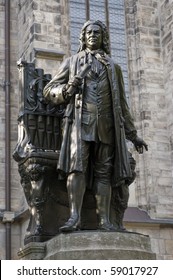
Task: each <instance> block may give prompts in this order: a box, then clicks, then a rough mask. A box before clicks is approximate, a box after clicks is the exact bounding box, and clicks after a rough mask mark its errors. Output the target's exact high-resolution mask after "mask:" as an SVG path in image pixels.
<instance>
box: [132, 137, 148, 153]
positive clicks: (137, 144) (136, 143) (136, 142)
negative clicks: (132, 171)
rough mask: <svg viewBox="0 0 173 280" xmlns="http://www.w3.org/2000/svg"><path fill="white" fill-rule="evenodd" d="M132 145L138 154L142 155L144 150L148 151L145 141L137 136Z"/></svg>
mask: <svg viewBox="0 0 173 280" xmlns="http://www.w3.org/2000/svg"><path fill="white" fill-rule="evenodd" d="M133 144H134V146H135V148H136V150H137V152H138V153H139V154H143V150H144V148H145V150H146V151H148V145H147V144H146V143H145V141H144V140H143V139H142V138H140V137H138V136H136V138H135V139H134V140H133Z"/></svg>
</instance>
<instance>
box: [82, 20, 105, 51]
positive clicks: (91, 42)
mask: <svg viewBox="0 0 173 280" xmlns="http://www.w3.org/2000/svg"><path fill="white" fill-rule="evenodd" d="M85 44H86V47H87V48H89V49H90V50H97V49H99V48H100V47H101V45H102V30H101V28H100V26H98V25H96V24H90V25H88V26H87V28H86V30H85Z"/></svg>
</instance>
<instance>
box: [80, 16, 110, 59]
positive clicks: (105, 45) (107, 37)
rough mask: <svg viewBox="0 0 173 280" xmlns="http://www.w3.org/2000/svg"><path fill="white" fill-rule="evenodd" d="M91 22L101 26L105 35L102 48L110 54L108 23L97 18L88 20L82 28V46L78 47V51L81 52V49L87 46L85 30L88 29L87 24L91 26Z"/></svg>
mask: <svg viewBox="0 0 173 280" xmlns="http://www.w3.org/2000/svg"><path fill="white" fill-rule="evenodd" d="M90 24H96V25H98V26H99V27H100V28H101V30H102V36H103V42H102V46H101V49H102V50H103V51H104V52H105V53H107V54H110V48H109V33H108V30H107V27H106V25H105V24H104V23H102V22H101V21H100V20H96V21H91V20H88V21H87V22H85V23H84V25H83V27H82V29H81V33H80V37H79V41H80V47H79V49H78V52H80V51H82V50H84V49H85V48H86V45H85V30H86V28H87V26H89V25H90Z"/></svg>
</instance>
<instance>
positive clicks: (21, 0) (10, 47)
mask: <svg viewBox="0 0 173 280" xmlns="http://www.w3.org/2000/svg"><path fill="white" fill-rule="evenodd" d="M0 14H1V16H0V60H1V66H0V74H1V75H0V77H1V78H0V85H1V86H0V92H1V93H0V131H1V133H0V154H1V160H0V194H1V195H0V233H1V234H0V246H1V250H0V258H1V259H17V258H18V257H17V252H18V251H19V249H20V248H22V247H23V238H24V234H25V230H26V227H27V223H28V217H29V212H28V206H27V203H26V201H25V197H24V193H23V189H22V186H21V184H20V176H19V173H18V166H17V163H16V162H15V161H14V160H13V158H12V153H13V150H14V148H15V146H16V143H17V139H18V131H17V118H18V113H19V106H20V99H21V96H20V94H19V73H18V69H17V61H18V60H19V59H22V60H25V61H27V62H33V63H35V66H36V67H37V68H43V69H44V70H45V72H46V73H50V74H52V76H53V75H54V74H55V73H56V70H57V69H58V66H59V64H60V63H61V62H62V61H63V59H64V58H66V57H68V56H70V55H71V54H72V53H75V52H76V50H77V46H78V36H79V33H80V28H81V27H82V24H83V23H84V22H85V21H86V20H87V19H91V20H92V19H96V17H97V19H98V20H101V21H103V22H104V23H105V24H106V25H107V26H108V28H109V32H110V39H111V38H112V39H111V56H112V57H113V58H114V60H115V61H116V62H117V63H118V64H120V66H121V67H122V69H123V74H124V80H125V87H126V95H127V99H128V102H129V106H130V109H131V112H132V115H133V117H134V120H135V125H136V128H137V130H138V134H139V136H141V137H142V138H143V139H144V140H145V141H146V142H147V144H148V148H149V150H148V151H147V152H145V153H144V154H142V155H140V154H138V153H137V152H135V150H134V149H133V147H132V146H129V149H130V150H131V152H132V154H133V157H134V158H135V160H136V163H137V164H136V174H137V176H136V179H135V182H134V183H133V184H132V185H131V186H130V200H129V208H128V209H127V211H126V214H125V218H124V223H125V226H126V228H127V229H128V230H131V231H135V232H139V233H142V234H146V235H149V236H150V238H151V246H152V250H153V252H155V253H156V256H157V259H173V95H172V83H173V1H172V0H124V1H123V0H121V1H115V0H114V1H111V0H102V1H91V0H90V1H89V0H88V1H87V0H82V1H72V0H50V1H47V2H46V1H43V0H30V1H26V0H14V1H10V0H1V1H0Z"/></svg>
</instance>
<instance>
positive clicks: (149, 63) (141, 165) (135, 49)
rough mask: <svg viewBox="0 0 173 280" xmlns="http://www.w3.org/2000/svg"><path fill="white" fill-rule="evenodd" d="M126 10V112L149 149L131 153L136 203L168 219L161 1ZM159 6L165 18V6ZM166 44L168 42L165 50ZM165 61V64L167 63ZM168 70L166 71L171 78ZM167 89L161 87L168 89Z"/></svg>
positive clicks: (146, 0) (139, 1)
mask: <svg viewBox="0 0 173 280" xmlns="http://www.w3.org/2000/svg"><path fill="white" fill-rule="evenodd" d="M162 2H169V1H162ZM125 5H126V25H127V47H128V59H129V61H128V63H129V83H130V92H131V107H132V112H133V115H134V118H135V121H136V127H137V130H138V132H139V135H140V136H142V137H143V138H144V139H145V140H146V142H147V143H148V145H149V151H148V152H147V153H144V154H143V155H138V154H137V153H136V154H135V153H134V155H135V158H136V161H137V168H136V171H137V178H136V182H135V185H136V200H137V204H138V206H139V207H142V208H143V209H145V210H147V211H148V212H149V213H150V215H151V216H152V217H153V218H172V217H173V211H172V201H173V189H172V161H171V142H170V128H171V125H170V124H169V123H171V114H172V113H171V112H172V111H171V104H172V102H170V103H171V104H170V105H169V106H168V98H167V90H166V88H165V79H166V76H167V75H165V67H164V64H165V63H164V61H163V57H164V52H165V51H166V50H164V49H163V48H162V45H163V39H161V34H162V33H163V31H162V32H161V23H160V19H161V18H162V17H161V12H160V1H150V0H134V1H133V0H126V1H125ZM162 6H164V9H165V15H166V13H168V10H169V8H168V6H169V5H167V7H166V6H165V5H162ZM162 9H163V7H162ZM165 21H166V18H165ZM166 26H167V25H166V24H165V28H166ZM167 32H168V31H167ZM168 33H170V32H168ZM167 36H168V35H167ZM169 36H170V35H169ZM169 36H168V37H169ZM168 41H169V38H168V39H167V44H168ZM165 59H166V58H165ZM167 61H169V63H170V58H169V59H168V58H167ZM169 65H170V64H169ZM170 68H171V67H169V70H167V71H170V74H171V70H170ZM168 84H169V83H167V84H166V87H169V85H168ZM170 95H171V93H170V91H169V96H170ZM169 99H171V96H170V97H169ZM169 101H170V100H169ZM168 117H169V123H168Z"/></svg>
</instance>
